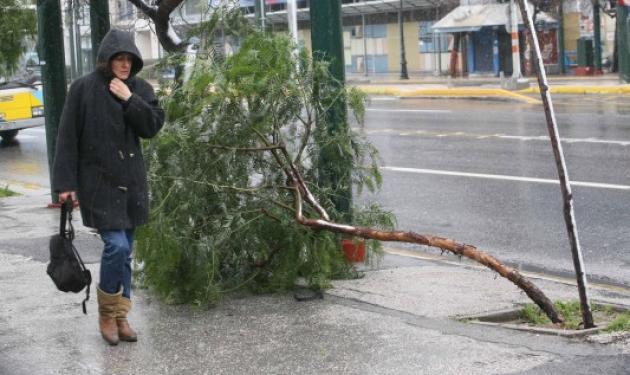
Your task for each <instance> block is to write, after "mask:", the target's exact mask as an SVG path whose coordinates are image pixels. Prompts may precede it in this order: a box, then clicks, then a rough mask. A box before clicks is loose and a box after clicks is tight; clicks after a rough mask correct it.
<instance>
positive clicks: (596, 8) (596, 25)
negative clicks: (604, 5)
mask: <svg viewBox="0 0 630 375" xmlns="http://www.w3.org/2000/svg"><path fill="white" fill-rule="evenodd" d="M600 14H601V12H600V5H599V0H597V1H595V2H594V4H593V29H594V34H593V38H594V40H595V43H594V45H593V58H594V59H595V74H602V23H601V17H600Z"/></svg>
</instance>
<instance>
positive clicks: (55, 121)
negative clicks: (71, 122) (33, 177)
mask: <svg viewBox="0 0 630 375" xmlns="http://www.w3.org/2000/svg"><path fill="white" fill-rule="evenodd" d="M61 22H62V21H61V5H60V4H59V0H37V34H38V35H37V39H38V40H37V45H38V54H39V59H40V64H41V65H42V83H43V86H44V103H45V105H44V116H45V117H44V118H45V129H46V149H47V152H48V170H49V172H50V173H49V175H50V178H51V180H50V181H51V184H50V185H51V198H52V203H58V202H59V197H58V196H57V194H55V192H54V191H52V165H53V161H54V158H55V149H56V146H57V132H58V129H59V119H60V118H61V110H62V108H63V104H64V102H65V101H66V70H65V67H66V64H65V61H64V48H63V31H62V29H61V25H62V23H61Z"/></svg>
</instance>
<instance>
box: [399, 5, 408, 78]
mask: <svg viewBox="0 0 630 375" xmlns="http://www.w3.org/2000/svg"><path fill="white" fill-rule="evenodd" d="M398 27H399V28H400V79H409V73H407V59H406V57H405V32H404V27H403V0H400V6H399V8H398Z"/></svg>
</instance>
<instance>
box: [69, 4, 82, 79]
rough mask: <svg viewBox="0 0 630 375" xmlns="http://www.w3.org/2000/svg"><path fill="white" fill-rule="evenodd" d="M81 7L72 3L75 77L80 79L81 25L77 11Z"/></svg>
mask: <svg viewBox="0 0 630 375" xmlns="http://www.w3.org/2000/svg"><path fill="white" fill-rule="evenodd" d="M80 7H81V3H80V2H79V1H76V0H74V1H73V7H72V8H73V10H74V12H73V15H74V31H75V37H74V42H75V45H74V50H75V54H76V58H77V61H76V64H77V77H81V76H82V75H83V53H82V49H81V23H80V22H79V9H80Z"/></svg>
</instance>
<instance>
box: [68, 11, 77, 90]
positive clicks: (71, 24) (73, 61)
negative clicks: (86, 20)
mask: <svg viewBox="0 0 630 375" xmlns="http://www.w3.org/2000/svg"><path fill="white" fill-rule="evenodd" d="M72 3H73V1H72V0H70V1H68V3H67V7H66V30H68V44H69V47H70V78H71V79H74V78H76V77H77V55H76V53H75V51H74V46H75V45H76V42H75V40H74V39H75V38H76V33H75V32H74V28H75V27H76V21H75V19H74V12H73V10H72Z"/></svg>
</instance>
